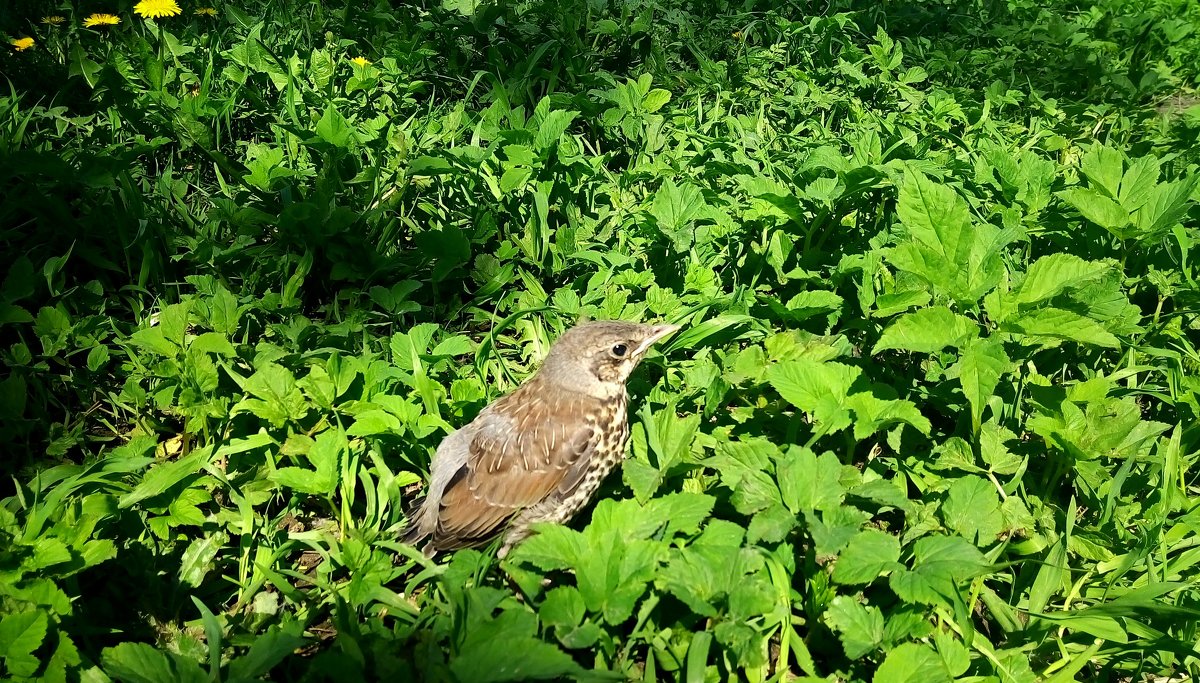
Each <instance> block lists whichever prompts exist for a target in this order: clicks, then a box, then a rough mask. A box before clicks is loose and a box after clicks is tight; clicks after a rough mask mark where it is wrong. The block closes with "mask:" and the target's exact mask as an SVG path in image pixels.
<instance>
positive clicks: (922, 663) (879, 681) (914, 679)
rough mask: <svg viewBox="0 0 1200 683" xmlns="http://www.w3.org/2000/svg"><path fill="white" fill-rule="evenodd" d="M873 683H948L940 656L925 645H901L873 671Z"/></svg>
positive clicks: (950, 679)
mask: <svg viewBox="0 0 1200 683" xmlns="http://www.w3.org/2000/svg"><path fill="white" fill-rule="evenodd" d="M871 680H872V681H874V683H942V682H943V681H945V683H950V681H952V680H954V677H953V676H951V675H950V671H949V670H948V669H947V668H946V663H945V662H944V661H943V660H942V657H941V655H939V654H938V653H937V651H936V650H934V649H933V648H932V647H930V646H928V645H926V644H925V643H901V644H900V645H898V646H896V648H895V649H893V650H892V651H891V652H889V653H888V655H887V658H885V659H884V660H883V663H882V664H880V665H879V668H878V669H877V670H876V671H875V677H874V678H872V679H871Z"/></svg>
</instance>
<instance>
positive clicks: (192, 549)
mask: <svg viewBox="0 0 1200 683" xmlns="http://www.w3.org/2000/svg"><path fill="white" fill-rule="evenodd" d="M228 542H229V536H228V535H227V534H225V533H224V532H220V531H218V532H216V533H213V534H209V535H207V536H202V537H200V538H197V539H196V540H194V541H192V542H191V544H190V545H188V547H187V550H184V551H183V557H182V558H181V559H180V561H179V580H180V581H182V582H183V583H185V584H187V585H189V586H193V587H198V586H199V585H200V584H201V583H203V582H204V577H205V576H206V575H207V574H208V572H210V571H212V569H213V567H215V566H216V564H215V562H214V560H216V559H217V553H219V552H220V551H221V548H223V547H224V546H225V544H226V543H228Z"/></svg>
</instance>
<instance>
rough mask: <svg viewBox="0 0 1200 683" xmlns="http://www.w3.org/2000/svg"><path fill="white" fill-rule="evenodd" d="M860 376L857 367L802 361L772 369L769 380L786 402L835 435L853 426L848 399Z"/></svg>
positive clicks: (768, 372)
mask: <svg viewBox="0 0 1200 683" xmlns="http://www.w3.org/2000/svg"><path fill="white" fill-rule="evenodd" d="M860 374H862V371H861V370H859V369H858V368H856V367H853V366H849V365H842V364H841V363H832V362H830V363H819V362H817V361H813V360H808V359H805V358H801V359H797V360H791V361H784V362H781V363H777V364H775V365H772V366H770V367H769V368H767V372H766V378H767V381H768V382H769V383H770V384H771V386H772V387H774V389H775V390H776V391H778V392H779V394H780V395H781V396H783V398H784V400H786V401H787V402H788V403H791V404H792V405H794V406H796V407H797V408H799V409H801V410H803V411H805V412H807V413H809V414H811V415H812V416H813V419H814V421H816V422H818V423H821V426H822V427H824V428H825V429H826V430H827V431H829V432H834V431H838V430H840V429H844V428H846V427H848V426H849V425H850V422H851V421H850V412H849V410H848V408H847V406H846V398H847V395H848V394H849V392H850V387H851V385H853V384H854V382H855V380H857V379H858V376H859V375H860Z"/></svg>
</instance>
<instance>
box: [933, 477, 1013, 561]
mask: <svg viewBox="0 0 1200 683" xmlns="http://www.w3.org/2000/svg"><path fill="white" fill-rule="evenodd" d="M942 519H943V520H944V521H945V523H946V526H948V527H950V528H951V529H954V530H955V531H957V532H958V533H959V534H961V535H962V536H963V537H964V538H966V539H967V540H968V541H971V542H972V543H974V544H975V545H977V546H982V547H986V546H989V545H991V544H992V542H993V541H995V540H996V537H997V536H998V535H999V534H1000V532H1001V531H1003V530H1004V515H1003V514H1001V512H1000V496H999V494H998V493H997V492H996V487H995V485H993V484H992V482H990V481H988V480H987V479H984V478H982V477H978V476H975V475H970V474H968V475H965V476H962V477H959V478H957V479H955V480H954V482H953V483H952V484H950V489H949V491H948V492H947V494H946V500H945V502H944V503H942Z"/></svg>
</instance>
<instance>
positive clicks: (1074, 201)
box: [1058, 187, 1130, 239]
mask: <svg viewBox="0 0 1200 683" xmlns="http://www.w3.org/2000/svg"><path fill="white" fill-rule="evenodd" d="M1058 196H1059V197H1060V198H1061V199H1062V200H1063V201H1065V202H1066V203H1068V204H1070V205H1071V206H1073V207H1075V209H1076V210H1077V211H1079V213H1081V214H1083V217H1084V218H1086V219H1088V220H1089V221H1091V222H1093V223H1095V224H1096V225H1099V226H1100V227H1102V228H1104V229H1105V230H1108V231H1109V232H1111V233H1112V234H1114V235H1116V236H1117V237H1118V238H1120V239H1125V238H1127V237H1129V236H1130V231H1129V225H1130V219H1129V212H1128V211H1126V210H1125V209H1122V208H1121V205H1120V204H1118V203H1116V202H1115V201H1113V200H1111V199H1109V198H1108V197H1105V196H1104V195H1102V194H1100V193H1099V192H1097V191H1095V190H1093V189H1091V188H1084V187H1072V188H1068V189H1066V190H1063V191H1061V192H1059V193H1058Z"/></svg>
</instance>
